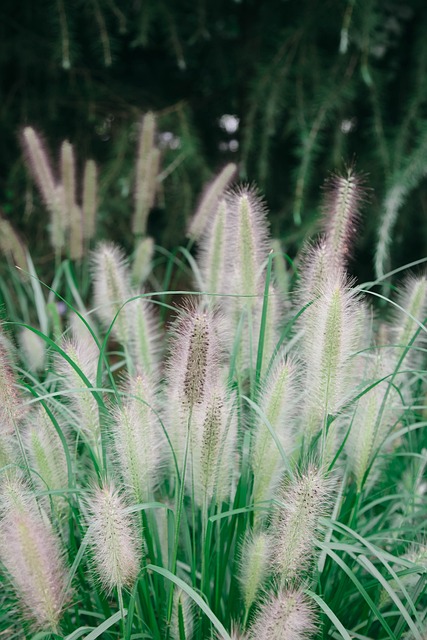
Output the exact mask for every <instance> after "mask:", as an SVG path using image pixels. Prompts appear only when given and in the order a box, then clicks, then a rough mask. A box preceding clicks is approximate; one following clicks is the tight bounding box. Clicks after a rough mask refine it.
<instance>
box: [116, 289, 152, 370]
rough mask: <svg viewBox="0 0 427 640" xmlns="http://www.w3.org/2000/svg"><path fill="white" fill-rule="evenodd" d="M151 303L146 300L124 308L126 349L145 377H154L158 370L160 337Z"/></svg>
mask: <svg viewBox="0 0 427 640" xmlns="http://www.w3.org/2000/svg"><path fill="white" fill-rule="evenodd" d="M134 295H138V294H136V292H135V293H134ZM153 306H154V305H153V303H152V302H151V301H150V300H147V299H146V298H138V299H136V300H132V301H131V302H129V303H128V304H127V305H126V307H125V308H124V310H123V311H124V313H125V316H126V322H127V325H128V327H129V328H131V330H130V331H129V342H128V344H127V347H128V349H129V353H130V355H131V358H132V361H133V363H134V364H135V366H136V367H137V368H140V369H141V370H142V371H143V372H144V374H145V375H147V376H154V375H155V374H156V373H157V370H158V363H159V352H160V349H161V339H160V338H161V336H160V332H159V330H158V319H157V317H156V312H155V310H154V309H153Z"/></svg>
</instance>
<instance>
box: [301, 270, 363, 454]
mask: <svg viewBox="0 0 427 640" xmlns="http://www.w3.org/2000/svg"><path fill="white" fill-rule="evenodd" d="M358 304H359V301H358V299H357V297H356V295H355V292H354V291H353V290H352V289H351V288H350V287H349V284H348V282H347V281H346V280H345V278H344V277H343V276H342V275H340V273H339V272H338V273H337V274H336V276H335V277H332V276H331V277H329V278H328V280H327V281H326V282H324V283H323V285H322V286H321V287H320V289H319V290H318V293H317V297H316V299H315V300H314V302H313V303H312V304H311V306H310V307H308V308H307V309H306V310H305V312H304V313H303V314H302V316H301V327H302V329H303V331H304V335H303V342H302V356H303V358H304V362H305V370H306V373H305V380H304V381H303V384H304V388H305V392H306V396H305V403H304V412H303V416H302V420H303V425H302V429H303V432H304V436H305V438H306V439H307V440H309V439H310V438H311V437H312V436H313V435H315V434H316V433H317V432H318V431H319V429H322V428H323V427H324V426H325V424H326V420H327V417H328V416H329V415H336V414H337V413H338V412H339V411H340V408H341V407H342V405H343V403H344V401H345V400H346V399H347V394H348V391H349V385H350V382H351V369H350V367H349V363H350V358H351V356H352V355H353V354H354V352H355V350H356V348H357V345H358V340H359V334H360V318H361V315H360V314H358V313H357V311H358ZM323 435H324V437H325V438H326V435H327V434H326V433H324V434H323ZM326 444H327V443H325V442H324V441H323V443H322V446H323V447H325V446H326ZM326 448H327V449H328V450H330V449H331V447H330V446H329V445H328V446H326Z"/></svg>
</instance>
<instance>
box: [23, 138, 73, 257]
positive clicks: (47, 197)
mask: <svg viewBox="0 0 427 640" xmlns="http://www.w3.org/2000/svg"><path fill="white" fill-rule="evenodd" d="M22 142H23V146H24V150H25V152H26V156H27V162H28V165H29V167H30V169H31V173H32V175H33V178H34V180H35V182H36V184H37V187H38V189H39V191H40V194H41V196H42V198H43V200H44V203H45V205H46V208H47V210H48V211H49V213H50V216H51V229H50V236H51V242H52V246H53V248H54V249H55V250H56V251H57V252H60V251H61V250H62V248H63V247H64V243H65V229H66V226H67V225H66V220H65V218H64V210H65V204H64V190H63V188H62V186H61V185H58V184H57V183H56V180H55V178H54V176H53V173H52V169H51V167H50V163H49V160H48V158H47V154H46V152H45V150H44V149H43V144H42V141H41V138H40V136H39V134H38V133H37V132H36V131H35V130H34V129H33V128H32V127H25V129H24V130H23V132H22Z"/></svg>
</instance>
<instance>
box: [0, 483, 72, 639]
mask: <svg viewBox="0 0 427 640" xmlns="http://www.w3.org/2000/svg"><path fill="white" fill-rule="evenodd" d="M0 559H1V561H2V563H3V565H4V566H5V568H6V570H7V572H8V574H9V576H10V579H11V581H12V584H13V586H14V588H15V591H16V593H17V595H18V596H19V601H20V604H21V606H22V607H23V609H24V610H25V611H26V612H27V614H28V616H29V617H30V618H31V619H32V620H33V621H34V622H35V623H36V624H37V626H40V627H45V628H46V627H48V628H49V629H51V630H52V631H55V632H58V627H59V621H60V618H61V614H62V610H63V608H64V605H65V604H66V603H67V601H68V600H69V599H70V595H71V594H70V592H69V591H67V589H66V582H67V571H66V567H65V563H64V560H63V550H62V549H61V546H60V542H59V539H58V537H57V535H56V534H55V533H54V531H53V529H52V526H51V524H50V522H49V521H48V519H47V517H46V516H45V515H43V516H42V515H41V513H40V511H39V509H38V507H37V505H36V503H35V501H34V498H32V496H30V495H29V493H28V491H27V489H26V487H25V486H24V485H23V484H22V483H20V482H18V481H16V480H13V481H9V480H7V481H6V485H5V486H4V487H3V496H2V518H1V527H0Z"/></svg>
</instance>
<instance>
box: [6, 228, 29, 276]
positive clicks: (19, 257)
mask: <svg viewBox="0 0 427 640" xmlns="http://www.w3.org/2000/svg"><path fill="white" fill-rule="evenodd" d="M0 251H2V253H4V255H5V256H6V258H7V259H8V260H9V261H10V262H12V263H13V264H14V265H16V266H17V267H19V268H20V269H22V270H23V271H28V263H27V257H26V255H25V246H24V244H23V243H22V242H21V240H20V238H19V237H18V234H17V233H16V231H15V229H14V228H13V227H12V225H11V224H10V222H9V220H5V219H4V218H3V217H2V216H0ZM19 273H20V275H21V276H23V275H24V274H22V273H21V272H19Z"/></svg>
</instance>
